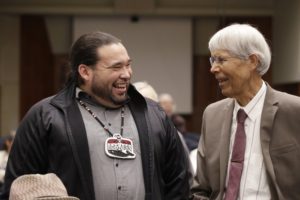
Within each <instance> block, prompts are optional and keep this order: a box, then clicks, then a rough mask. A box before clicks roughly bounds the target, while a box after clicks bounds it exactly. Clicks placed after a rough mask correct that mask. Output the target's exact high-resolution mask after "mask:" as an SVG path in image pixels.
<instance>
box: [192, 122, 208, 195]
mask: <svg viewBox="0 0 300 200" xmlns="http://www.w3.org/2000/svg"><path fill="white" fill-rule="evenodd" d="M204 130H205V117H203V122H202V130H201V136H200V142H199V145H198V149H197V171H196V176H195V179H194V183H193V187H192V189H191V193H192V198H191V199H194V200H209V196H210V195H211V192H212V191H211V189H210V185H209V181H208V178H207V169H206V159H205V158H206V155H205V145H204V144H205V133H204Z"/></svg>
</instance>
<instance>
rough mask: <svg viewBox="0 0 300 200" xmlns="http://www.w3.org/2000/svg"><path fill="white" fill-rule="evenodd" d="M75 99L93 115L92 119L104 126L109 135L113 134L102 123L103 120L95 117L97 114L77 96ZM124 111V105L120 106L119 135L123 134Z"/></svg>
mask: <svg viewBox="0 0 300 200" xmlns="http://www.w3.org/2000/svg"><path fill="white" fill-rule="evenodd" d="M76 100H77V101H78V102H79V104H80V105H81V106H82V107H83V108H84V109H86V110H87V111H88V112H89V113H90V114H91V115H92V116H93V117H94V119H95V120H96V121H97V122H98V123H99V124H100V125H101V126H102V127H103V128H104V130H105V131H106V132H107V133H108V134H109V135H111V136H113V135H114V134H113V133H112V132H110V130H109V129H108V128H107V127H106V126H105V125H104V124H103V122H101V120H100V119H99V118H98V117H97V115H96V114H95V113H94V112H93V111H92V110H91V109H90V108H89V107H88V106H87V105H86V104H85V103H84V102H83V101H82V100H81V99H80V98H79V97H77V98H76ZM124 112H125V108H124V106H122V109H121V130H120V135H121V136H123V129H124Z"/></svg>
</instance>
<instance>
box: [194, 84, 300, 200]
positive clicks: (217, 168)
mask: <svg viewBox="0 0 300 200" xmlns="http://www.w3.org/2000/svg"><path fill="white" fill-rule="evenodd" d="M233 108H234V100H233V99H230V98H227V99H224V100H221V101H218V102H216V103H213V104H211V105H209V106H208V107H207V108H206V109H205V111H204V114H203V123H202V133H201V139H200V144H199V147H198V155H197V175H196V178H195V181H194V186H193V189H192V194H193V196H194V199H198V200H200V199H203V200H204V199H211V200H212V199H216V200H221V199H222V197H223V195H224V188H225V180H226V173H227V165H228V158H229V141H230V140H229V138H230V129H231V121H232V113H233ZM299 115H300V98H299V97H296V96H292V95H289V94H286V93H283V92H279V91H276V90H274V89H272V88H271V87H270V86H267V93H266V98H265V102H264V107H263V112H262V117H261V127H260V140H261V146H262V154H263V159H264V162H265V166H266V170H267V178H268V182H269V186H270V190H271V196H272V200H275V199H280V200H283V199H291V200H296V199H300V190H299V187H300V116H299Z"/></svg>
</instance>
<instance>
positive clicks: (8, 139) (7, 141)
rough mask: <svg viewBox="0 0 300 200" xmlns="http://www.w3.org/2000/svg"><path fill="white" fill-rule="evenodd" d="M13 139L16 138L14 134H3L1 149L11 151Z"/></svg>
mask: <svg viewBox="0 0 300 200" xmlns="http://www.w3.org/2000/svg"><path fill="white" fill-rule="evenodd" d="M13 140H14V135H11V134H7V135H4V136H2V148H1V149H3V150H5V151H7V152H10V149H11V146H12V143H13Z"/></svg>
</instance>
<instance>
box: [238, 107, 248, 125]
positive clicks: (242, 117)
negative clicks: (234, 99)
mask: <svg viewBox="0 0 300 200" xmlns="http://www.w3.org/2000/svg"><path fill="white" fill-rule="evenodd" d="M246 118H247V114H246V112H245V111H244V110H243V109H239V111H238V113H237V121H238V123H244V122H245V120H246Z"/></svg>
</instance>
